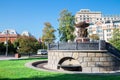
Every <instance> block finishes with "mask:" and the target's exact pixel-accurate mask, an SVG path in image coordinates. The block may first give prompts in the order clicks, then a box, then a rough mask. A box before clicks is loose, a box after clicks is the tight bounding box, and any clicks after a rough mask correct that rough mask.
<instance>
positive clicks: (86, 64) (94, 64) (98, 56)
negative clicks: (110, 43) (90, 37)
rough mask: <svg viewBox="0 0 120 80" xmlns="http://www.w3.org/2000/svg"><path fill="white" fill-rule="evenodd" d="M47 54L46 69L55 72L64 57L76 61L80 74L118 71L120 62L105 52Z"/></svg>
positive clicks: (77, 51) (52, 51)
mask: <svg viewBox="0 0 120 80" xmlns="http://www.w3.org/2000/svg"><path fill="white" fill-rule="evenodd" d="M48 53H49V54H48V67H49V68H51V69H55V70H58V65H60V64H59V62H60V61H61V59H63V58H65V57H69V58H71V59H74V60H76V61H78V62H79V65H80V66H81V68H82V71H81V72H87V73H99V72H102V73H104V72H110V71H115V70H119V69H120V61H119V60H117V59H116V58H115V57H114V56H112V55H110V53H109V52H107V51H106V50H101V51H100V50H92V51H79V50H68V51H67V50H49V51H48ZM73 64H74V63H73Z"/></svg>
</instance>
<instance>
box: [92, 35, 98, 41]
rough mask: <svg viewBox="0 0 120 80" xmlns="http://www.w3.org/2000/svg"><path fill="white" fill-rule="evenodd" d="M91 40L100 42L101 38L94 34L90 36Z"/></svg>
mask: <svg viewBox="0 0 120 80" xmlns="http://www.w3.org/2000/svg"><path fill="white" fill-rule="evenodd" d="M90 39H92V40H99V36H98V35H97V34H92V35H90Z"/></svg>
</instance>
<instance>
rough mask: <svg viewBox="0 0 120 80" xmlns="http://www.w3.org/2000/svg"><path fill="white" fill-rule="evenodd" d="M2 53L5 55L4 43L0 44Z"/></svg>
mask: <svg viewBox="0 0 120 80" xmlns="http://www.w3.org/2000/svg"><path fill="white" fill-rule="evenodd" d="M0 53H5V45H4V43H3V42H1V43H0Z"/></svg>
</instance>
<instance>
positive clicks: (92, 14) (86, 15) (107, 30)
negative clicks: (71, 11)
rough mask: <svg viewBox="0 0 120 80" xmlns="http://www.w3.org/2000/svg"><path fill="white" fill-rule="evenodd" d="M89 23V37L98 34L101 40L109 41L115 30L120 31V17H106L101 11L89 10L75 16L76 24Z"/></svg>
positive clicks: (81, 11) (83, 10)
mask: <svg viewBox="0 0 120 80" xmlns="http://www.w3.org/2000/svg"><path fill="white" fill-rule="evenodd" d="M83 21H85V22H88V23H90V26H89V27H88V32H89V35H92V34H97V35H98V36H99V38H100V40H106V41H109V39H110V38H111V37H112V32H113V29H114V28H119V29H120V15H107V16H104V15H102V13H101V12H100V11H90V10H89V9H81V10H80V11H79V12H77V13H76V15H75V22H76V23H79V22H83Z"/></svg>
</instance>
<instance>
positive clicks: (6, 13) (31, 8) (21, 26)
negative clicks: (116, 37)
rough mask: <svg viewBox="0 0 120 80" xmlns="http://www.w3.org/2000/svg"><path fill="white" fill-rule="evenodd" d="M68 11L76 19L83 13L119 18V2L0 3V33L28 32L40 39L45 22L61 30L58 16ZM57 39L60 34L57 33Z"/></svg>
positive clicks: (24, 0) (34, 0)
mask: <svg viewBox="0 0 120 80" xmlns="http://www.w3.org/2000/svg"><path fill="white" fill-rule="evenodd" d="M63 9H67V10H68V11H69V12H71V13H72V14H73V15H75V14H76V12H78V11H79V10H80V9H90V10H91V11H101V12H102V13H103V14H105V15H107V14H114V15H115V14H120V0H0V32H2V31H3V30H5V29H14V30H16V31H17V32H18V33H19V34H21V33H22V32H23V31H28V32H30V33H31V34H32V35H34V36H35V37H36V38H37V39H38V38H39V37H41V36H42V30H43V28H44V23H45V22H50V23H51V25H52V26H53V27H54V28H55V29H58V28H59V23H58V20H57V19H58V18H59V13H60V12H61V11H62V10H63ZM55 35H56V38H57V39H58V38H59V36H58V33H57V32H56V33H55Z"/></svg>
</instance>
